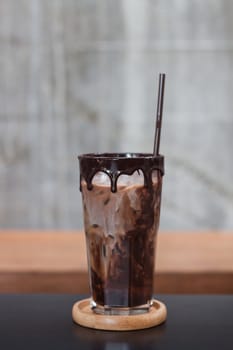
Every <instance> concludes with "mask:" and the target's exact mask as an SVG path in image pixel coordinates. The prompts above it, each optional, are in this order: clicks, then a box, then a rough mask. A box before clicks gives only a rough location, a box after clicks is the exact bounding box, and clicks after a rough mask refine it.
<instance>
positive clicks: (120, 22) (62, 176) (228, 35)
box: [0, 0, 233, 230]
mask: <svg viewBox="0 0 233 350" xmlns="http://www.w3.org/2000/svg"><path fill="white" fill-rule="evenodd" d="M0 48H1V50H0V197H1V199H0V228H42V229H45V228H57V229H64V228H67V229H73V228H80V227H82V209H81V197H80V193H79V190H78V163H77V159H76V156H77V154H79V153H83V152H91V151H100V152H101V151H146V152H151V151H152V148H153V135H154V131H153V129H154V119H155V110H156V107H155V106H156V98H157V84H158V74H159V72H166V73H167V81H166V93H165V107H164V122H163V130H162V143H161V153H163V154H164V155H165V156H166V176H165V178H164V190H163V202H162V217H161V229H163V230H202V229H223V230H230V229H232V228H233V184H232V178H233V161H232V158H233V156H232V150H233V1H231V0H190V1H187V0H170V1H164V0H154V1H153V0H119V1H115V0H102V1H98V0H63V1H62V0H49V1H48V0H0Z"/></svg>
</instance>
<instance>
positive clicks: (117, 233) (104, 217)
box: [79, 154, 163, 314]
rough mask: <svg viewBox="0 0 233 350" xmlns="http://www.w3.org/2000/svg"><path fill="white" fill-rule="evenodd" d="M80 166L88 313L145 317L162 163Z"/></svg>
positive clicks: (114, 160) (144, 159) (109, 160)
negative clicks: (90, 299) (87, 278)
mask: <svg viewBox="0 0 233 350" xmlns="http://www.w3.org/2000/svg"><path fill="white" fill-rule="evenodd" d="M79 160H80V175H81V177H80V189H81V191H82V198H83V211H84V226H85V234H86V245H87V257H88V267H89V278H90V288H91V294H92V307H93V309H94V311H95V312H98V313H112V314H121V313H122V314H124V313H127V314H130V313H140V312H146V311H148V310H149V307H150V302H151V300H152V295H153V276H154V262H155V246H156V234H157V230H158V225H159V217H160V201H161V189H162V175H163V157H162V156H158V157H153V156H152V155H147V154H116V155H114V154H102V155H98V154H97V155H94V154H92V155H83V156H80V157H79Z"/></svg>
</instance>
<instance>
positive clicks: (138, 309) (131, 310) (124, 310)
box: [90, 299, 153, 316]
mask: <svg viewBox="0 0 233 350" xmlns="http://www.w3.org/2000/svg"><path fill="white" fill-rule="evenodd" d="M152 304H153V303H152V301H148V303H147V304H144V305H139V306H133V307H122V306H108V305H104V306H102V305H98V304H96V302H95V301H94V300H92V299H91V305H90V306H91V309H92V310H93V311H94V312H95V313H96V314H99V315H122V316H123V315H141V314H145V313H147V312H149V311H150V307H151V306H152Z"/></svg>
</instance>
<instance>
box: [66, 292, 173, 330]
mask: <svg viewBox="0 0 233 350" xmlns="http://www.w3.org/2000/svg"><path fill="white" fill-rule="evenodd" d="M72 317H73V320H74V322H76V323H78V324H79V325H81V326H84V327H88V328H94V329H102V330H108V331H131V330H136V329H145V328H151V327H154V326H158V325H159V324H161V323H163V322H164V321H165V320H166V317H167V308H166V306H165V304H163V303H162V302H161V301H158V300H153V303H152V306H151V308H150V311H149V312H147V313H145V314H140V315H123V316H122V315H121V316H119V315H99V314H96V313H94V312H93V311H92V310H91V307H90V299H84V300H81V301H78V302H76V303H75V304H74V305H73V309H72Z"/></svg>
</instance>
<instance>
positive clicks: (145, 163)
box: [78, 153, 164, 193]
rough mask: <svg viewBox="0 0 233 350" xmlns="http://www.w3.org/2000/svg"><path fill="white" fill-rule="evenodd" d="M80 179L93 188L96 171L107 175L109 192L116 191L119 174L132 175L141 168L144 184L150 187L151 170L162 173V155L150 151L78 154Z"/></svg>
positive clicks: (89, 188)
mask: <svg viewBox="0 0 233 350" xmlns="http://www.w3.org/2000/svg"><path fill="white" fill-rule="evenodd" d="M78 159H79V165H80V191H82V187H81V181H82V179H84V180H85V182H86V184H87V189H88V190H89V191H90V190H92V188H93V184H92V179H93V177H94V176H95V174H96V173H98V172H104V173H105V174H107V175H108V176H109V179H110V182H111V192H113V193H115V192H117V180H118V178H119V176H120V175H122V174H124V175H132V174H133V173H134V172H135V171H139V170H141V171H142V172H143V175H144V186H145V187H148V188H151V187H152V185H153V184H152V172H153V171H154V170H158V171H160V173H161V175H162V176H163V175H164V157H163V156H161V155H157V156H155V155H153V154H151V153H87V154H82V155H80V156H78Z"/></svg>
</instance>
